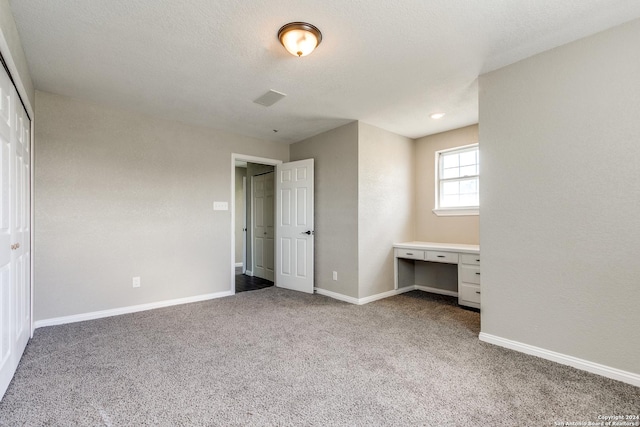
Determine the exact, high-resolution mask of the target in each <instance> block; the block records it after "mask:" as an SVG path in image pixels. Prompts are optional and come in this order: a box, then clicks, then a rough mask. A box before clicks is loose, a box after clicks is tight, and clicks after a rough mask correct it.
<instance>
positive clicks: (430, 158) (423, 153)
mask: <svg viewBox="0 0 640 427" xmlns="http://www.w3.org/2000/svg"><path fill="white" fill-rule="evenodd" d="M476 142H478V125H471V126H466V127H463V128H460V129H454V130H450V131H448V132H442V133H438V134H435V135H429V136H425V137H423V138H420V139H417V140H416V165H418V167H416V195H415V197H416V218H417V220H416V234H415V236H414V238H415V240H420V241H427V242H440V243H466V244H470V245H477V244H478V243H479V242H480V219H479V216H478V215H465V216H437V215H436V214H434V213H433V209H434V208H435V205H436V161H435V158H436V157H435V156H436V151H440V150H446V149H447V148H455V147H461V146H463V145H469V144H474V143H476ZM481 167H482V166H481ZM482 173H483V175H484V168H483V170H482ZM480 179H481V181H482V185H483V186H484V176H483V177H482V178H480ZM483 190H484V187H483Z"/></svg>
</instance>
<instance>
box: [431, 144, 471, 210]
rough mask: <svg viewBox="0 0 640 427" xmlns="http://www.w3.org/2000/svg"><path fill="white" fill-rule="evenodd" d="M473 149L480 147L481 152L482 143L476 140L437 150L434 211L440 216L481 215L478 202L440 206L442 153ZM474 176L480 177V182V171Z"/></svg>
mask: <svg viewBox="0 0 640 427" xmlns="http://www.w3.org/2000/svg"><path fill="white" fill-rule="evenodd" d="M471 149H478V154H479V149H480V145H479V144H478V143H477V142H475V143H473V144H469V145H463V146H460V147H454V148H448V149H446V150H440V151H436V156H435V161H436V164H435V171H436V173H435V178H436V179H435V183H436V191H435V195H436V200H435V208H434V209H433V213H434V214H436V215H438V216H471V215H480V205H479V204H478V206H461V207H445V208H442V207H440V175H441V174H440V170H441V168H442V155H443V154H451V153H452V152H454V151H458V152H464V151H470V150H471ZM478 172H479V171H478ZM473 176H474V177H475V176H477V177H478V182H480V174H479V173H478V175H473Z"/></svg>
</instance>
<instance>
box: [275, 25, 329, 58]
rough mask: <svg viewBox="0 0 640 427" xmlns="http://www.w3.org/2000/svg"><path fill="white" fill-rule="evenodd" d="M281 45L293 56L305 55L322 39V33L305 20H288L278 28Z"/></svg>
mask: <svg viewBox="0 0 640 427" xmlns="http://www.w3.org/2000/svg"><path fill="white" fill-rule="evenodd" d="M278 39H279V40H280V43H282V46H284V48H285V49H287V51H288V52H289V53H290V54H292V55H294V56H299V57H300V56H307V55H309V54H310V53H311V52H313V51H314V49H315V48H316V47H317V46H318V45H319V44H320V42H321V41H322V33H320V30H319V29H317V28H316V27H315V26H313V25H311V24H307V23H306V22H290V23H288V24H286V25H283V26H282V28H280V30H278Z"/></svg>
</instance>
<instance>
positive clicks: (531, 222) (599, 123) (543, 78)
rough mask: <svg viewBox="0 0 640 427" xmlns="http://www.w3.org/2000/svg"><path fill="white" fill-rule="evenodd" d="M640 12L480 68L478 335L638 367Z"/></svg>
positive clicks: (617, 365)
mask: <svg viewBox="0 0 640 427" xmlns="http://www.w3.org/2000/svg"><path fill="white" fill-rule="evenodd" d="M638 40H640V20H635V21H632V22H630V23H628V24H625V25H623V26H620V27H616V28H614V29H611V30H608V31H605V32H603V33H600V34H596V35H594V36H591V37H588V38H585V39H582V40H579V41H577V42H574V43H571V44H568V45H565V46H562V47H559V48H556V49H553V50H551V51H548V52H546V53H543V54H540V55H537V56H534V57H531V58H529V59H526V60H523V61H521V62H519V63H516V64H513V65H511V66H508V67H505V68H502V69H499V70H497V71H494V72H492V73H489V74H486V75H483V76H481V77H480V142H481V145H480V150H481V155H482V162H483V165H482V192H481V193H480V197H481V204H482V216H481V218H480V246H481V247H482V288H483V289H482V306H483V307H482V308H483V309H482V332H483V333H488V334H492V335H495V336H498V337H503V338H507V339H510V340H515V341H518V342H521V343H525V344H529V345H533V346H537V347H541V348H544V349H548V350H552V351H556V352H559V353H563V354H566V355H570V356H574V357H577V358H581V359H585V360H588V361H591V362H596V363H601V364H604V365H607V366H610V367H614V368H618V369H622V370H626V371H630V372H633V373H636V374H640V357H638V355H640V328H639V327H638V325H640V310H638V301H640V286H639V283H640V279H639V278H640V262H639V261H638V260H640V246H639V245H638V242H640V225H639V224H640V223H639V221H638V206H640V185H639V184H638V183H640V167H639V163H638V159H640V139H639V138H640V137H639V136H640V120H639V118H640V101H639V100H640V84H639V80H638V79H639V76H640V49H639V48H638V43H635V42H632V41H638Z"/></svg>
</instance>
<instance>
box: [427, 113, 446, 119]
mask: <svg viewBox="0 0 640 427" xmlns="http://www.w3.org/2000/svg"><path fill="white" fill-rule="evenodd" d="M429 117H431V118H432V119H433V120H438V119H441V118H443V117H444V113H433V114H432V115H430V116H429Z"/></svg>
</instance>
